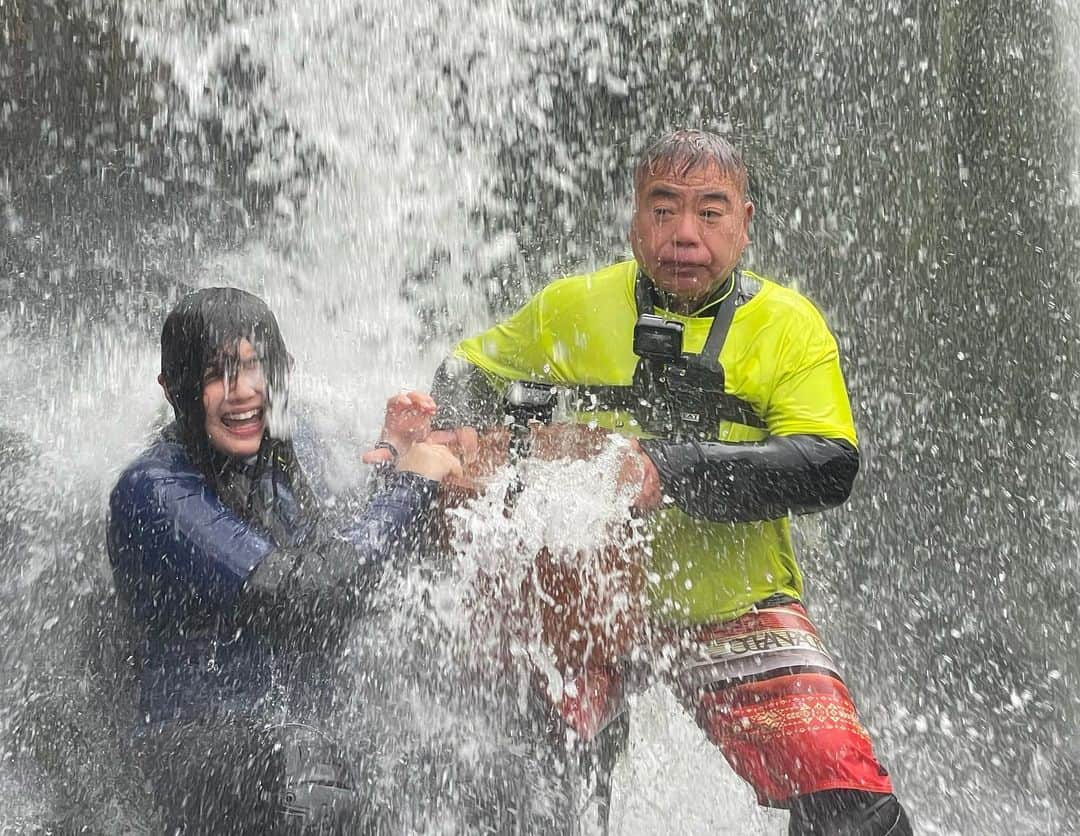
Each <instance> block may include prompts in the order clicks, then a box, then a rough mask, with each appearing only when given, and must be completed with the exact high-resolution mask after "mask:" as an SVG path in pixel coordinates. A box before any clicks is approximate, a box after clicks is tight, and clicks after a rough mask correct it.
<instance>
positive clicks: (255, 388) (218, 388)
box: [202, 340, 266, 458]
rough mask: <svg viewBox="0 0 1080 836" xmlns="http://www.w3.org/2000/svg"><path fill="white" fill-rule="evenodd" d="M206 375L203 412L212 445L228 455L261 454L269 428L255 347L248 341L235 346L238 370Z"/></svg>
mask: <svg viewBox="0 0 1080 836" xmlns="http://www.w3.org/2000/svg"><path fill="white" fill-rule="evenodd" d="M230 372H231V374H229V375H226V373H225V370H224V369H219V368H217V367H213V368H209V369H206V370H204V372H203V392H202V402H203V409H204V410H205V411H206V435H207V436H208V437H209V439H210V445H211V446H212V447H213V448H214V449H215V450H217V451H218V452H220V453H224V454H225V455H226V456H235V457H239V458H248V457H249V456H254V455H255V454H256V453H258V452H259V445H260V444H261V443H262V437H263V430H264V429H265V428H266V409H265V399H266V380H265V378H264V377H263V371H262V366H261V364H260V363H259V357H258V355H257V354H256V353H255V348H254V346H252V344H251V343H250V342H248V341H247V340H241V341H240V343H239V344H238V345H237V347H236V368H235V369H231V370H230Z"/></svg>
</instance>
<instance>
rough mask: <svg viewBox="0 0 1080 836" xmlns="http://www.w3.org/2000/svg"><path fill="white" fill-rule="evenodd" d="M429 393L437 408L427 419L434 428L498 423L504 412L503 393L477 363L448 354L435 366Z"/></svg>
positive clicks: (483, 425) (484, 425) (490, 425)
mask: <svg viewBox="0 0 1080 836" xmlns="http://www.w3.org/2000/svg"><path fill="white" fill-rule="evenodd" d="M431 397H432V398H433V399H434V400H435V403H436V404H437V405H438V412H437V413H436V414H435V418H434V420H433V421H432V422H431V424H432V426H433V427H435V428H436V429H446V428H450V427H476V428H477V429H486V428H488V427H494V426H498V425H500V424H502V421H503V418H504V416H505V414H506V407H505V405H504V400H503V395H502V393H501V392H498V391H496V390H495V388H493V387H492V385H491V383H490V382H489V380H488V377H487V375H485V374H484V372H482V371H481V370H480V369H479V368H478V367H476V366H474V365H473V364H472V363H470V362H468V361H467V360H462V359H460V358H457V357H449V358H447V359H446V360H444V361H443V362H442V364H441V365H440V366H439V368H438V369H436V370H435V376H434V377H433V378H432V381H431Z"/></svg>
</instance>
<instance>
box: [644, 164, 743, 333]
mask: <svg viewBox="0 0 1080 836" xmlns="http://www.w3.org/2000/svg"><path fill="white" fill-rule="evenodd" d="M753 215H754V204H753V203H751V202H750V201H749V200H748V199H747V198H746V193H745V191H744V189H743V188H742V186H741V185H740V184H739V183H738V182H737V181H736V180H735V179H734V178H733V177H732V176H731V175H730V174H727V173H725V172H724V171H722V170H720V168H719V167H717V166H708V167H705V168H700V169H695V170H692V171H690V172H687V173H686V174H685V175H679V174H678V173H676V172H672V171H667V172H664V171H661V172H658V173H656V174H653V175H650V176H649V177H648V178H646V179H645V180H644V181H643V182H642V183H641V184H640V186H639V187H638V189H637V192H636V194H635V204H634V217H633V220H632V221H631V224H630V245H631V247H632V248H633V251H634V257H635V258H636V259H637V262H638V263H639V264H641V265H642V266H643V267H644V268H645V271H646V273H648V275H649V276H650V277H651V278H652V280H653V283H654V284H655V285H656V287H658V288H659V289H660V290H663V291H665V292H667V293H670V294H671V295H672V296H674V297H675V299H676V302H677V306H676V307H677V308H678V310H679V311H680V312H683V313H691V312H693V311H694V310H695V309H696V308H697V307H698V306H700V304H701V303H703V302H705V301H706V300H707V299H708V298H709V296H710V295H711V294H712V293H713V291H714V290H716V289H717V288H718V287H720V286H721V285H722V284H723V283H724V282H725V281H726V280H727V278H728V276H730V275H731V271H732V270H734V269H735V265H736V264H738V263H739V259H740V258H741V257H742V253H743V250H744V249H746V246H747V244H749V243H750V219H751V218H752V217H753Z"/></svg>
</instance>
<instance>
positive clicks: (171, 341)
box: [161, 287, 289, 447]
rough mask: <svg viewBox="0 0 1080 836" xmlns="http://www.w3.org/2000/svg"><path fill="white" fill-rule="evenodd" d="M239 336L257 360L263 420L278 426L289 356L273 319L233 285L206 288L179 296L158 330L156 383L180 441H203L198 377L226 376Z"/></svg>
mask: <svg viewBox="0 0 1080 836" xmlns="http://www.w3.org/2000/svg"><path fill="white" fill-rule="evenodd" d="M241 340H248V341H249V342H250V343H251V345H252V347H253V348H254V349H255V353H256V354H257V355H258V357H259V361H260V362H261V364H262V371H263V376H264V378H265V379H266V410H267V414H268V419H272V420H273V424H274V426H281V425H283V419H284V417H285V415H284V413H285V410H286V408H287V406H288V398H289V389H288V387H289V382H288V375H289V355H288V352H287V351H286V350H285V341H284V340H283V339H282V337H281V329H280V328H278V323H277V319H275V318H274V314H273V313H272V312H271V310H270V308H268V307H267V305H266V303H265V302H263V301H262V300H261V299H259V298H258V297H257V296H253V295H252V294H250V293H247V292H246V291H243V290H238V289H236V288H233V287H210V288H206V289H205V290H197V291H195V292H194V293H190V294H188V295H187V296H185V297H184V298H183V299H181V300H180V302H179V303H177V305H176V307H175V308H173V310H172V312H171V313H170V314H169V316H168V317H167V318H166V320H165V325H164V327H163V328H162V329H161V374H162V383H163V384H164V386H165V391H166V393H167V395H168V397H169V402H170V403H171V404H172V406H173V410H174V411H175V413H176V421H177V424H178V425H179V429H180V431H181V434H182V435H183V438H184V441H185V443H186V444H188V445H191V446H193V447H202V446H206V445H208V443H209V442H208V439H207V438H206V412H205V411H204V409H203V403H202V392H203V383H204V380H205V378H204V376H205V374H206V373H207V372H208V371H211V370H213V371H214V372H215V373H216V374H221V375H224V376H226V377H229V376H231V375H233V374H235V373H236V371H237V367H236V366H237V350H238V346H239V344H240V341H241ZM269 423H270V420H268V424H269Z"/></svg>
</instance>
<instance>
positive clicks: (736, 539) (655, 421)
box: [433, 131, 911, 836]
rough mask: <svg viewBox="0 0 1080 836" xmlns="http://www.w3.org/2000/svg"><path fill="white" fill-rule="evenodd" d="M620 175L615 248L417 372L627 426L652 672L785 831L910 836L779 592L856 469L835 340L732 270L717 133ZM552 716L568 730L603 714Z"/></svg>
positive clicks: (449, 393)
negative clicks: (628, 255)
mask: <svg viewBox="0 0 1080 836" xmlns="http://www.w3.org/2000/svg"><path fill="white" fill-rule="evenodd" d="M634 186H635V208H634V215H633V221H632V224H631V228H630V242H631V245H632V248H633V253H634V258H633V260H631V261H625V262H622V263H618V264H614V265H611V266H609V267H606V268H603V269H601V270H598V271H596V272H593V273H589V274H584V275H579V276H571V277H568V278H564V279H561V280H559V281H556V282H553V283H552V284H550V285H548V286H547V287H545V288H544V289H543V290H541V291H540V292H539V293H538V294H537V295H536V296H534V297H533V298H532V299H531V300H530V301H529V302H528V303H527V304H526V305H525V306H524V307H523V308H521V309H520V310H519V311H518V312H517V313H515V314H514V315H513V316H511V317H510V318H509V319H507V320H506V321H504V322H502V323H500V324H498V325H496V326H494V327H493V328H491V329H490V330H488V331H486V332H484V333H482V334H479V335H477V336H475V337H472V338H469V339H466V340H463V341H462V342H461V343H460V344H459V345H458V346H457V348H456V349H455V351H454V353H453V356H452V357H451V358H449V359H448V360H447V362H445V363H444V364H443V366H442V367H441V368H440V369H439V371H438V373H437V374H436V380H435V384H434V386H433V390H434V391H433V394H434V396H435V398H436V401H437V402H438V403H439V404H440V411H441V412H443V413H444V420H445V421H446V422H448V423H456V424H461V425H474V426H485V425H492V424H494V423H497V422H499V421H501V419H502V416H503V413H504V412H505V407H504V405H503V404H504V395H505V392H506V390H507V388H508V385H509V383H511V382H513V381H534V382H540V383H544V384H552V385H554V386H556V387H558V388H560V389H563V390H565V391H568V392H569V393H570V399H571V402H572V403H573V404H575V405H576V406H575V408H576V409H577V411H578V413H579V418H580V419H581V420H586V421H590V422H596V423H599V424H600V425H602V426H606V427H608V428H609V429H612V430H614V431H617V432H619V433H621V434H624V435H627V436H631V437H633V438H634V441H633V442H632V446H633V450H634V455H635V456H636V458H637V459H638V461H639V464H640V468H639V470H640V472H641V474H642V477H641V485H640V490H639V492H638V495H637V498H636V500H635V507H636V508H637V510H638V511H640V512H643V513H648V514H649V516H650V529H651V534H652V537H653V542H652V558H651V563H650V567H649V568H650V570H651V573H652V577H654V578H657V580H656V581H655V583H653V584H652V585H651V587H650V589H649V593H650V611H651V614H652V622H653V624H654V632H655V633H657V634H659V635H662V636H666V637H667V640H668V641H669V642H670V645H671V646H678V647H679V648H681V649H680V651H679V654H680V656H679V663H678V665H677V666H676V667H677V670H676V671H675V673H674V674H672V675H670V676H669V677H668V679H669V681H670V683H671V684H672V686H673V687H674V688H675V691H676V693H677V694H678V695H679V697H680V699H681V700H682V701H683V703H684V705H686V707H687V708H688V710H689V711H690V712H691V713H692V714H693V715H694V716H695V717H696V719H697V722H698V723H699V725H700V726H701V727H702V729H703V730H704V731H705V733H706V734H707V735H708V736H709V738H710V739H711V740H712V741H713V742H714V743H715V744H716V745H718V746H719V747H720V748H721V750H722V751H723V753H724V755H725V756H726V757H727V759H728V761H729V763H730V764H731V765H732V767H733V768H734V769H735V770H736V772H737V773H738V774H739V775H740V776H741V777H743V778H744V779H745V780H747V781H748V782H749V783H750V784H751V785H752V786H753V787H754V789H755V791H756V793H757V796H758V800H759V802H760V803H762V804H765V805H769V806H777V807H783V808H788V809H790V810H791V825H790V832H791V833H792V834H810V833H815V834H817V833H828V834H841V833H843V834H848V833H850V834H890V836H902V834H910V833H911V827H910V824H909V823H908V819H907V816H906V815H905V813H904V810H903V808H902V807H901V805H900V804H899V802H898V801H897V799H896V797H895V796H894V795H893V794H892V784H891V782H890V780H889V777H888V773H887V772H886V771H885V770H884V768H882V767H881V766H880V764H879V763H878V761H877V759H876V758H875V756H874V753H873V750H872V747H871V744H870V739H869V736H868V735H867V733H866V731H865V729H864V728H863V726H862V724H861V722H860V721H859V719H858V716H857V714H856V711H855V707H854V705H853V703H852V701H851V697H850V695H849V693H848V690H847V688H846V686H845V685H844V683H843V681H842V679H841V677H840V674H839V671H838V670H837V667H836V665H835V663H834V662H833V660H832V658H831V657H830V655H829V653H828V651H827V650H826V648H825V646H824V645H823V644H822V642H821V640H820V638H819V637H818V635H817V632H816V630H815V628H814V626H813V624H812V623H811V622H810V620H809V618H808V617H807V614H806V611H805V609H804V608H803V606H802V604H801V598H802V593H803V585H802V576H801V573H800V570H799V567H798V564H797V562H796V559H795V554H794V550H793V548H792V542H791V536H790V531H789V525H788V516H789V515H790V514H791V513H807V512H812V511H819V510H823V509H825V508H829V507H833V506H836V505H839V504H841V503H842V502H844V501H845V500H846V499H847V496H848V493H849V492H850V489H851V485H852V482H853V480H854V478H855V475H856V472H857V470H858V463H859V458H858V450H857V443H858V441H857V438H856V433H855V427H854V423H853V420H852V416H851V409H850V406H849V403H848V397H847V392H846V388H845V385H844V380H843V375H842V373H841V369H840V362H839V354H838V351H837V346H836V341H835V339H834V337H833V336H832V334H831V333H830V332H829V329H828V327H827V325H826V324H825V322H824V320H823V318H822V317H821V315H820V313H818V311H817V310H816V309H815V308H814V306H813V305H812V304H811V303H810V302H809V301H808V300H807V299H805V298H804V297H803V296H801V295H800V294H798V293H797V292H795V291H793V290H791V289H788V288H784V287H781V286H780V285H778V284H775V283H774V282H772V281H770V280H768V279H766V278H763V277H761V276H758V275H755V274H753V273H751V272H750V271H748V270H743V269H740V268H739V266H738V265H739V260H740V258H741V256H742V253H743V250H744V249H745V247H746V245H747V244H748V243H749V228H750V221H751V218H752V217H753V212H754V207H753V204H752V203H751V202H750V200H749V199H748V197H747V175H746V169H745V167H744V166H743V163H742V161H741V159H740V158H739V156H738V153H737V152H736V151H735V149H734V148H733V147H732V146H731V145H730V144H729V143H728V142H727V141H726V140H724V139H722V138H721V137H718V136H716V135H713V134H709V133H706V132H701V131H678V132H675V133H672V134H669V135H667V136H665V137H663V138H661V139H660V140H659V141H657V142H656V143H655V144H654V145H653V146H652V147H650V148H649V149H648V150H647V151H646V152H645V154H644V155H643V156H642V158H641V160H640V161H639V162H638V165H637V167H636V170H635V182H634ZM588 675H589V676H591V680H592V681H591V683H590V687H583V688H581V689H579V693H588V694H590V695H591V697H590V698H591V699H592V701H593V702H594V703H596V701H597V700H600V701H605V700H606V701H607V702H609V703H612V704H613V703H614V701H615V700H614V695H615V694H616V693H617V692H618V691H619V690H621V688H620V685H621V683H620V681H619V680H620V677H621V672H620V671H619V670H617V669H612V670H610V671H603V672H601V671H591V672H588ZM597 682H602V683H603V684H602V685H601V686H600V687H597ZM556 709H557V711H558V713H559V715H560V717H561V720H562V721H563V722H564V723H565V724H566V725H567V726H569V727H570V728H572V729H573V730H574V732H575V733H576V736H577V738H578V739H584V740H589V739H590V738H593V737H595V736H596V735H597V734H598V733H599V731H600V724H599V723H597V722H596V718H598V717H610V716H611V715H612V714H613V713H614V709H613V707H612V705H606V704H605V705H597V704H593V705H590V706H584V707H583V706H582V705H580V704H575V703H573V701H567V700H564V701H563V703H562V704H561V705H559V706H556Z"/></svg>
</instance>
